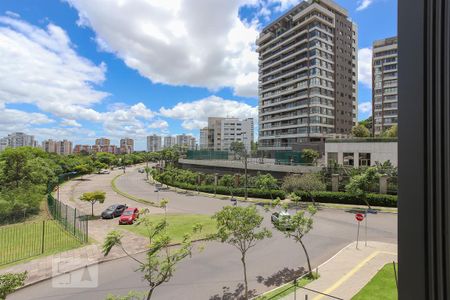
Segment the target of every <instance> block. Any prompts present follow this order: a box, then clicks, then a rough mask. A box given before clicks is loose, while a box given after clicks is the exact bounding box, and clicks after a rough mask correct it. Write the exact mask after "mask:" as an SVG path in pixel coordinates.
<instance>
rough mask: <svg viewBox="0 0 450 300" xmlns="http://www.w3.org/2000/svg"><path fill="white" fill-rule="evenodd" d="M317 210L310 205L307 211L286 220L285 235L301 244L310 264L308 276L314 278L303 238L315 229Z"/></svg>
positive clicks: (300, 211) (301, 211)
mask: <svg viewBox="0 0 450 300" xmlns="http://www.w3.org/2000/svg"><path fill="white" fill-rule="evenodd" d="M316 212H317V210H316V208H315V207H314V206H312V205H309V206H308V208H307V209H306V210H299V211H297V212H296V213H295V214H294V215H292V216H291V217H290V218H289V219H287V220H286V222H287V228H289V230H285V231H284V234H285V235H286V237H289V238H292V239H293V240H294V241H295V242H297V243H299V244H300V245H301V247H302V249H303V252H305V256H306V261H307V263H308V274H309V276H312V274H313V273H312V268H311V262H310V259H309V254H308V251H307V250H306V246H305V243H304V242H303V237H304V236H305V235H306V234H307V233H308V232H309V231H310V230H311V229H312V227H313V217H314V215H315V214H316Z"/></svg>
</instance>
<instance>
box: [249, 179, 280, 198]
mask: <svg viewBox="0 0 450 300" xmlns="http://www.w3.org/2000/svg"><path fill="white" fill-rule="evenodd" d="M254 184H255V186H256V187H257V188H258V189H261V190H267V191H270V198H271V199H273V197H272V190H274V189H277V188H278V181H277V179H276V178H275V177H273V176H272V175H271V174H269V173H267V174H264V175H260V174H258V176H256V178H255V181H254Z"/></svg>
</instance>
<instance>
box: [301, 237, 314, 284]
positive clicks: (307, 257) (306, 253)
mask: <svg viewBox="0 0 450 300" xmlns="http://www.w3.org/2000/svg"><path fill="white" fill-rule="evenodd" d="M299 242H300V245H302V248H303V251H304V252H305V255H306V261H307V262H308V272H309V275H310V276H312V268H311V262H310V261H309V254H308V251H307V250H306V247H305V245H304V244H303V241H302V240H299Z"/></svg>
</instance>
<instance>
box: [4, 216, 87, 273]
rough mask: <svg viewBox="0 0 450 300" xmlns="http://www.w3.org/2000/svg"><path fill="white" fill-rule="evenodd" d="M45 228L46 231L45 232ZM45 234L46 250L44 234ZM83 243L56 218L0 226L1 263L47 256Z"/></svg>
mask: <svg viewBox="0 0 450 300" xmlns="http://www.w3.org/2000/svg"><path fill="white" fill-rule="evenodd" d="M44 230H45V232H43V231H44ZM43 234H44V252H42V236H43ZM81 245H82V243H81V242H80V241H78V240H77V239H76V238H75V237H74V236H72V235H71V234H70V233H68V232H67V231H66V230H64V228H63V227H62V226H61V225H60V224H59V223H58V222H57V221H54V220H47V221H45V226H43V222H42V221H41V222H35V223H22V224H15V225H8V226H2V227H0V264H1V265H2V268H3V267H5V266H4V265H6V264H8V265H9V264H11V263H15V262H16V261H22V260H24V259H28V258H36V257H38V256H46V255H51V254H55V253H59V252H62V251H67V250H70V249H74V248H77V247H80V246H81Z"/></svg>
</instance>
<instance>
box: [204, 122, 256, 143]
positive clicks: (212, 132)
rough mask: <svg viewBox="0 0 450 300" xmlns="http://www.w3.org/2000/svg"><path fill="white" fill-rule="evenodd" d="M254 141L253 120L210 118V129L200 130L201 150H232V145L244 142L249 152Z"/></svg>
mask: <svg viewBox="0 0 450 300" xmlns="http://www.w3.org/2000/svg"><path fill="white" fill-rule="evenodd" d="M253 139H254V122H253V119H252V118H248V119H243V120H240V119H238V118H216V117H210V118H208V127H206V128H203V129H201V130H200V149H209V150H216V151H228V150H230V146H231V143H233V142H242V143H244V145H245V148H246V150H247V151H250V150H251V142H252V141H253Z"/></svg>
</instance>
